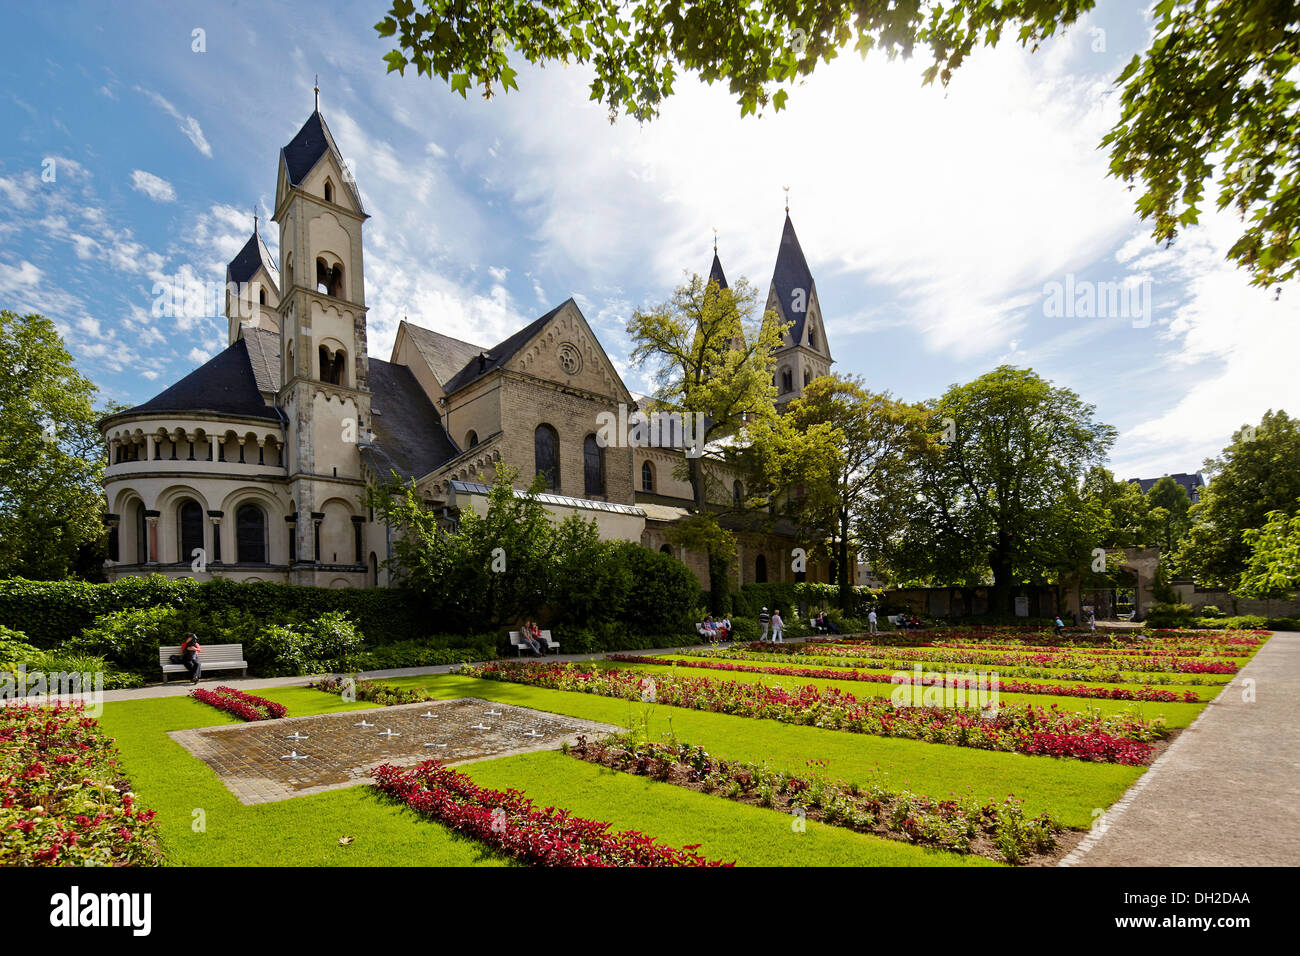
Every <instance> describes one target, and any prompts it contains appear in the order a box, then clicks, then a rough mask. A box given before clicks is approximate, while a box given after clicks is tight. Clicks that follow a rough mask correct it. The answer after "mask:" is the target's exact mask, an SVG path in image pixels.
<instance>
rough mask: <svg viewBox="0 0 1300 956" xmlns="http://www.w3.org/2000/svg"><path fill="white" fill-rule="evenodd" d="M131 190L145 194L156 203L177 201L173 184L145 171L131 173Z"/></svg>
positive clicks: (139, 170)
mask: <svg viewBox="0 0 1300 956" xmlns="http://www.w3.org/2000/svg"><path fill="white" fill-rule="evenodd" d="M131 188H132V189H134V190H135V191H136V192H139V193H144V194H145V195H146V196H148V197H149V198H150V199H152V200H153V201H154V202H175V201H176V190H175V189H173V188H172V184H171V183H169V182H168V181H167V180H165V179H163V178H162V177H161V176H155V175H154V174H153V173H148V172H145V171H144V170H143V169H137V170H134V171H133V172H132V173H131Z"/></svg>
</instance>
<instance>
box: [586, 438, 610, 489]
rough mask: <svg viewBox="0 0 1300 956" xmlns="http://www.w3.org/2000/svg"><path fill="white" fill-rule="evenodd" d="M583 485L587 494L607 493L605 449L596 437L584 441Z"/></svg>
mask: <svg viewBox="0 0 1300 956" xmlns="http://www.w3.org/2000/svg"><path fill="white" fill-rule="evenodd" d="M582 485H583V488H584V489H585V494H588V495H603V494H604V493H605V449H603V448H601V447H600V442H598V441H596V436H595V435H588V436H587V437H586V438H584V439H583V440H582Z"/></svg>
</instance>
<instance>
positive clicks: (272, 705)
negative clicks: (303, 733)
mask: <svg viewBox="0 0 1300 956" xmlns="http://www.w3.org/2000/svg"><path fill="white" fill-rule="evenodd" d="M190 696H191V697H193V698H194V699H195V700H198V701H202V702H203V703H205V704H208V705H210V706H212V707H215V708H217V710H222V711H225V712H226V713H227V714H230V715H232V716H234V717H238V718H239V719H240V720H278V719H279V718H281V717H283V716H284V715H285V714H287V713H288V711H287V710H286V709H285V706H284V704H277V703H276V702H275V701H273V700H267V699H266V698H265V697H255V696H253V695H252V694H245V693H244V692H243V691H242V690H236V689H235V688H233V687H218V688H216V689H215V690H207V689H202V688H201V689H199V690H195V691H192V692H191V693H190Z"/></svg>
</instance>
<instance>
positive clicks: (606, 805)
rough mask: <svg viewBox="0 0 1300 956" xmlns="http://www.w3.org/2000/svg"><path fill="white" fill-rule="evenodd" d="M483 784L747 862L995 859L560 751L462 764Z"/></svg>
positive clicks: (966, 862) (975, 862)
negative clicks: (794, 813)
mask: <svg viewBox="0 0 1300 956" xmlns="http://www.w3.org/2000/svg"><path fill="white" fill-rule="evenodd" d="M457 769H458V770H461V771H462V772H464V773H466V774H468V775H469V776H470V777H472V778H473V779H474V781H475V782H476V783H479V784H480V785H482V786H485V787H493V788H496V789H506V788H508V787H514V788H517V789H521V790H523V791H524V792H525V793H526V794H528V796H529V797H531V798H532V799H533V800H534V801H535V802H536V803H537V805H538V806H543V807H544V806H550V805H555V806H563V807H567V808H568V809H570V810H572V811H573V812H574V813H576V814H578V815H579V816H584V817H588V818H590V819H595V820H607V821H609V822H610V823H611V824H612V829H613V830H639V831H641V832H642V833H645V834H647V835H649V836H652V837H655V838H656V839H658V840H661V841H663V842H665V843H669V844H672V845H674V846H688V845H691V844H695V843H698V844H700V849H699V852H700V853H701V854H702V855H703V856H705V857H707V858H708V859H710V860H722V861H723V862H727V863H732V862H734V863H736V864H738V865H742V866H992V865H996V864H994V863H993V862H992V861H991V860H987V859H984V858H983V857H977V856H968V855H961V854H956V853H947V852H943V851H938V850H931V849H925V848H922V847H917V846H912V845H911V844H908V843H903V842H900V841H898V840H887V839H883V838H881V837H875V836H868V835H866V834H862V833H854V832H853V831H851V830H846V829H843V828H841V827H830V826H824V825H822V824H820V823H816V822H814V821H808V822H807V826H806V830H805V832H802V833H800V832H796V830H795V828H794V827H793V823H794V818H793V817H791V816H790V815H788V814H786V813H782V812H779V811H776V810H767V809H763V808H761V807H755V806H750V805H747V804H743V803H737V802H735V801H732V800H727V799H725V798H724V797H721V796H715V795H710V794H703V793H697V792H696V791H694V790H688V789H686V788H685V787H678V786H674V785H673V784H669V783H661V782H659V781H656V780H650V779H648V778H646V777H638V776H633V775H632V774H627V773H621V772H619V771H617V770H609V769H607V768H605V767H597V766H595V765H593V764H589V763H585V762H583V761H581V760H578V759H576V758H574V757H566V756H565V755H563V754H560V753H557V752H555V751H550V752H545V753H535V754H525V755H523V756H518V757H506V758H503V759H500V760H489V761H484V762H482V763H473V764H464V765H462V766H460V767H458V768H457Z"/></svg>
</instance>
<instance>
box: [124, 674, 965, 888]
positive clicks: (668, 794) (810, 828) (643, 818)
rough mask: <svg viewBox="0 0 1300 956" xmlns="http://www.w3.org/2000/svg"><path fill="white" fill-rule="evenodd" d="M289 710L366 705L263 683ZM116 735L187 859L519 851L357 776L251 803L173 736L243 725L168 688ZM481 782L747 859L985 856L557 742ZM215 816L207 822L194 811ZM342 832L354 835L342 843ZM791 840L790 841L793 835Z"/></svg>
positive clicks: (871, 861) (919, 862)
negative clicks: (728, 791) (639, 771)
mask: <svg viewBox="0 0 1300 956" xmlns="http://www.w3.org/2000/svg"><path fill="white" fill-rule="evenodd" d="M258 693H259V696H264V697H266V698H268V699H270V700H275V701H278V702H280V703H282V704H284V705H286V706H287V707H288V708H289V714H290V716H306V715H308V714H321V713H332V712H336V711H340V710H358V709H364V708H367V707H369V706H370V705H367V704H346V703H343V702H342V701H340V700H339V699H338V698H337V697H333V696H330V695H328V694H323V693H321V692H319V691H315V690H310V689H307V688H279V689H275V690H266V691H259V692H258ZM100 722H101V724H102V726H103V727H104V730H105V732H107V733H108V734H109V735H111V736H113V737H114V738H116V740H117V746H118V749H119V750H120V751H121V753H122V758H123V770H124V772H125V773H126V774H127V776H128V777H129V778H130V779H131V781H132V783H133V785H134V787H135V791H136V793H137V794H138V795H139V797H140V799H141V801H142V802H143V803H144V804H145V805H146V806H148V807H150V808H152V809H154V810H157V811H158V818H157V819H158V826H159V830H160V834H161V837H162V843H163V848H164V851H165V853H166V854H167V859H168V863H169V864H171V865H183V866H249V865H253V866H481V865H497V866H499V865H507V864H509V863H510V862H511V861H509V860H508V859H506V858H505V857H503V856H501V855H499V854H495V853H492V852H490V851H488V850H485V849H484V848H483V847H482V846H481V845H480V844H479V843H477V842H476V841H473V840H470V839H467V838H464V837H460V836H458V835H457V834H455V833H453V832H451V831H450V830H448V829H447V828H446V827H443V826H441V825H440V824H437V823H434V822H430V821H428V820H425V819H423V818H421V817H419V816H418V815H416V814H415V813H413V812H411V811H410V810H408V809H406V808H405V807H402V806H399V805H397V804H395V803H392V802H389V801H387V800H385V799H383V798H381V797H379V796H377V795H376V794H375V792H374V791H373V790H372V789H371V788H370V787H350V788H347V789H344V790H333V791H329V792H327V793H321V794H313V795H310V796H305V797H295V798H293V799H290V800H286V801H282V802H278V803H269V804H261V805H258V806H245V805H243V804H241V803H240V802H239V801H238V800H236V799H235V797H234V796H233V795H232V794H231V793H230V792H229V791H228V790H227V789H226V787H225V786H224V785H223V784H222V783H221V782H220V781H219V780H218V779H217V777H216V774H214V773H213V772H212V770H211V769H210V768H209V767H208V766H207V765H206V764H205V763H203V762H202V761H200V760H198V759H197V758H195V757H192V756H191V755H190V754H189V753H188V752H187V751H186V750H185V749H184V748H183V747H181V746H180V744H177V743H176V742H175V741H173V740H172V739H171V738H170V737H168V736H167V731H169V730H181V729H186V728H193V727H211V726H215V725H217V724H229V723H236V721H235V719H234V718H231V717H227V716H226V715H224V714H222V713H220V712H219V711H216V710H214V709H213V708H211V707H208V706H206V705H204V704H200V703H198V702H197V701H194V700H191V699H190V698H188V697H168V698H158V699H152V700H142V701H130V702H122V703H110V704H106V705H105V707H104V715H103V717H102V718H101V720H100ZM462 769H464V770H465V771H466V772H468V773H470V775H471V776H473V777H474V779H475V780H477V781H478V782H479V783H481V784H484V785H487V786H492V787H496V788H501V789H504V788H507V787H513V788H516V789H520V790H523V791H524V792H525V793H527V794H528V795H529V796H530V797H532V798H533V799H534V800H535V801H536V802H537V804H538V805H539V806H548V805H556V806H562V807H566V808H568V809H570V810H572V811H574V812H575V813H577V814H579V815H581V816H587V817H591V818H594V819H598V820H603V821H607V822H609V823H610V824H611V825H612V826H613V828H614V829H615V830H625V829H635V830H640V831H642V832H644V833H647V834H649V835H651V836H654V837H656V838H658V839H660V840H662V841H664V842H667V843H672V844H675V845H677V846H684V845H687V844H691V843H702V844H705V846H704V849H705V850H706V851H707V854H708V855H709V856H710V858H715V859H724V860H726V861H727V862H732V861H735V862H737V863H739V864H742V865H751V866H775V865H791V864H793V863H794V862H795V861H798V862H800V863H802V864H804V865H809V866H814V865H816V866H984V865H989V863H990V861H988V860H985V859H983V858H980V857H972V856H962V855H958V854H952V853H943V852H938V851H933V850H928V849H924V848H921V847H916V846H912V845H909V844H906V843H902V842H899V841H893V840H885V839H881V838H879V837H873V836H867V835H864V834H859V833H853V832H851V831H848V830H844V829H840V828H836V827H826V826H822V825H821V824H818V823H815V822H813V823H809V824H808V825H807V831H806V832H805V833H800V834H796V833H795V832H794V830H793V829H792V828H791V818H790V817H788V816H786V815H785V814H783V813H778V812H776V811H774V810H765V809H761V808H758V807H752V806H747V805H744V804H740V803H735V802H732V801H728V800H725V799H723V798H722V797H717V796H708V795H704V794H699V793H695V792H693V791H688V790H685V789H682V788H679V787H674V786H671V785H669V784H663V783H657V782H655V781H650V780H646V779H644V778H638V777H633V776H631V775H628V774H621V773H617V772H615V771H610V770H604V769H602V768H599V767H595V766H592V765H590V764H585V763H582V762H581V761H578V760H575V759H574V758H572V757H566V756H564V755H562V754H559V753H541V754H531V755H526V756H523V757H508V758H503V759H499V760H492V761H484V762H482V763H477V764H469V765H464V766H463V768H462ZM196 810H201V811H202V812H203V815H204V817H205V819H204V824H205V827H204V829H202V830H199V831H197V832H196V828H195V826H194V823H195V819H196V817H195V811H196ZM341 837H352V838H353V841H352V842H351V843H350V844H348V845H340V843H339V839H340V838H341ZM780 838H788V839H787V841H786V844H785V845H782V839H780Z"/></svg>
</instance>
